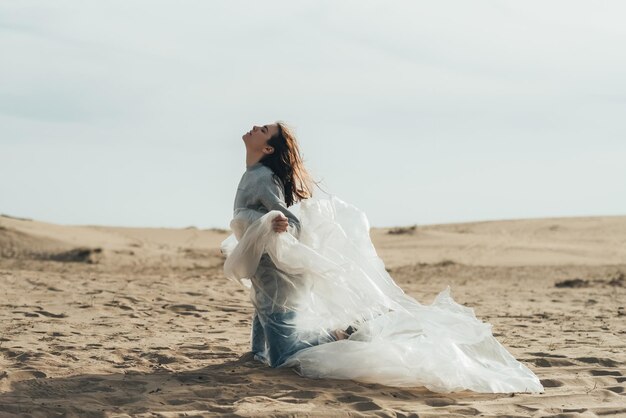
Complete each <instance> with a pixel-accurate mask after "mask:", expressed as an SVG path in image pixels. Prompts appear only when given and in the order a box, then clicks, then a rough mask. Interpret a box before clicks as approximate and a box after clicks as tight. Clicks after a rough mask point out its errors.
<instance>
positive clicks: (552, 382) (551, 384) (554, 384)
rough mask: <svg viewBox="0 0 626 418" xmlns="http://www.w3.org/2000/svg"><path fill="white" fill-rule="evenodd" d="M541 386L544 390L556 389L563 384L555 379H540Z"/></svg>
mask: <svg viewBox="0 0 626 418" xmlns="http://www.w3.org/2000/svg"><path fill="white" fill-rule="evenodd" d="M541 384H542V385H543V387H546V388H558V387H561V386H563V382H561V381H560V380H556V379H541Z"/></svg>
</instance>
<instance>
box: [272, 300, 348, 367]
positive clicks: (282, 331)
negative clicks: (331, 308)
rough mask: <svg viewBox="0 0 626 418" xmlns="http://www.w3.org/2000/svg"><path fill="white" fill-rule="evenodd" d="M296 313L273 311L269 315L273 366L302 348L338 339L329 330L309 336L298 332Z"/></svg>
mask: <svg viewBox="0 0 626 418" xmlns="http://www.w3.org/2000/svg"><path fill="white" fill-rule="evenodd" d="M295 314H296V313H295V312H294V311H287V312H272V313H271V314H269V315H268V317H267V323H266V324H265V335H266V338H267V350H268V356H269V365H270V366H271V367H278V366H280V365H281V364H283V363H284V362H285V360H287V359H288V358H289V357H290V356H291V355H293V354H295V353H297V352H298V351H300V350H302V349H305V348H308V347H313V346H315V345H319V344H324V343H328V342H333V341H337V338H336V337H335V336H334V335H332V334H331V333H328V332H324V333H322V334H317V335H308V336H305V335H303V334H302V333H299V332H297V331H296V329H295V327H294V325H293V319H294V317H295Z"/></svg>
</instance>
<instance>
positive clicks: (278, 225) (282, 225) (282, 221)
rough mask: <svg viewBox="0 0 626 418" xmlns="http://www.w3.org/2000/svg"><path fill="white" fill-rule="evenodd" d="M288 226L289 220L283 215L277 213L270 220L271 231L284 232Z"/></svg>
mask: <svg viewBox="0 0 626 418" xmlns="http://www.w3.org/2000/svg"><path fill="white" fill-rule="evenodd" d="M288 226H289V220H288V219H287V217H286V216H285V215H283V214H282V213H279V214H278V215H276V217H275V218H274V219H272V229H273V230H274V232H285V231H286V230H287V227H288Z"/></svg>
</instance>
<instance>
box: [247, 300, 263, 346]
mask: <svg viewBox="0 0 626 418" xmlns="http://www.w3.org/2000/svg"><path fill="white" fill-rule="evenodd" d="M250 349H251V351H252V352H253V353H254V354H255V355H259V356H264V355H265V331H264V330H263V324H262V323H261V319H260V318H259V313H258V312H257V310H256V309H255V310H254V314H253V315H252V330H251V332H250Z"/></svg>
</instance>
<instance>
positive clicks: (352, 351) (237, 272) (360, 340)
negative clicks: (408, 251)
mask: <svg viewBox="0 0 626 418" xmlns="http://www.w3.org/2000/svg"><path fill="white" fill-rule="evenodd" d="M242 138H243V140H244V143H245V146H246V171H245V173H244V174H243V176H242V178H241V181H240V183H239V186H238V188H237V195H236V197H235V204H234V214H233V215H234V216H233V219H232V221H231V229H232V230H233V234H232V235H231V236H229V237H228V238H227V239H226V240H224V242H223V243H222V252H223V253H224V255H226V260H225V263H224V273H225V275H226V276H227V277H228V278H230V279H233V280H236V281H238V282H239V283H242V284H244V285H245V286H246V287H248V288H250V298H251V301H252V303H253V304H254V306H255V312H254V316H253V325H252V331H251V348H252V351H253V352H254V353H255V358H256V359H257V360H260V361H263V362H265V363H266V364H268V365H269V366H271V367H294V369H295V371H296V372H297V373H299V374H301V375H303V376H308V377H318V378H319V377H326V378H337V379H353V380H358V381H362V382H367V383H379V384H386V385H389V386H425V387H427V388H428V389H430V390H433V391H437V392H452V391H459V390H465V389H469V390H473V391H476V392H485V393H495V392H499V393H503V392H543V386H542V385H541V383H540V382H539V379H538V378H537V376H535V375H534V373H533V372H532V371H530V370H529V369H528V368H527V367H526V366H524V365H523V364H521V363H520V362H518V361H517V360H515V359H514V358H513V356H511V354H509V353H508V352H507V351H506V349H505V348H504V347H502V345H500V343H499V342H498V341H497V340H496V339H495V338H494V337H493V335H492V332H491V325H490V324H488V323H483V322H481V321H480V320H478V319H477V318H476V316H475V315H474V311H473V309H471V308H468V307H465V306H462V305H459V304H458V303H456V302H455V301H454V300H453V298H452V296H451V295H450V287H449V286H448V287H447V288H446V289H445V290H443V291H442V292H440V293H439V295H438V296H437V297H436V298H435V301H434V302H433V303H432V304H431V305H422V304H421V303H419V302H418V301H417V300H415V299H414V298H412V297H410V296H408V295H406V294H405V293H404V292H403V291H402V289H401V288H400V287H398V286H397V285H396V283H395V282H394V280H393V279H392V278H391V276H389V274H388V273H387V271H386V269H385V266H384V263H383V262H382V260H381V259H380V258H379V257H378V256H377V254H376V250H375V248H374V246H373V245H372V242H371V240H370V238H369V222H368V220H367V217H366V216H365V214H364V213H363V212H362V211H360V210H359V209H357V208H356V207H354V206H352V205H350V204H348V203H346V202H344V201H343V200H341V199H339V198H338V197H336V196H332V195H331V197H330V198H329V199H324V198H318V197H316V196H313V194H312V192H311V183H312V181H311V180H310V176H309V175H308V173H307V171H306V170H305V168H304V166H303V163H302V159H301V157H300V152H299V148H298V144H297V141H296V138H295V136H294V135H293V133H292V131H291V130H290V129H289V128H288V126H287V125H285V124H284V123H283V122H276V123H272V124H267V125H263V126H254V127H253V128H252V130H251V131H249V132H247V133H246V134H245V135H243V137H242ZM296 201H300V203H301V205H300V214H299V216H298V217H297V216H295V214H294V213H293V212H292V211H291V210H289V209H288V208H289V207H290V206H292V205H293V204H294V203H295V202H296Z"/></svg>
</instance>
